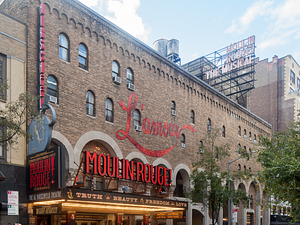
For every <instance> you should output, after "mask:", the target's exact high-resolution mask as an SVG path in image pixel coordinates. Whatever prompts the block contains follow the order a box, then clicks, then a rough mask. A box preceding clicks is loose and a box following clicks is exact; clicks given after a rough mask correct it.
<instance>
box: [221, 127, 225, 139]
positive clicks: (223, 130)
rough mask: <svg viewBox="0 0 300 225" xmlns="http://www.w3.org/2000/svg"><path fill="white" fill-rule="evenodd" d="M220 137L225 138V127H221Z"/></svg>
mask: <svg viewBox="0 0 300 225" xmlns="http://www.w3.org/2000/svg"><path fill="white" fill-rule="evenodd" d="M222 137H223V138H225V126H223V127H222Z"/></svg>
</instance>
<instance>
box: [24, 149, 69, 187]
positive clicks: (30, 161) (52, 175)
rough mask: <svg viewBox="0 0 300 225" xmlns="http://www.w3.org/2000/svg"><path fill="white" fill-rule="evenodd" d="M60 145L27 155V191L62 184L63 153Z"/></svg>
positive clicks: (63, 169)
mask: <svg viewBox="0 0 300 225" xmlns="http://www.w3.org/2000/svg"><path fill="white" fill-rule="evenodd" d="M64 151H65V149H64V147H62V146H56V147H54V148H51V149H47V150H45V151H43V152H38V153H35V154H32V155H29V156H27V191H28V192H34V191H41V190H48V189H58V188H61V185H62V184H64V173H65V172H64V171H65V166H64V161H65V160H64V154H65V152H64Z"/></svg>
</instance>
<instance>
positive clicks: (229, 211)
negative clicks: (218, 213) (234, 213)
mask: <svg viewBox="0 0 300 225" xmlns="http://www.w3.org/2000/svg"><path fill="white" fill-rule="evenodd" d="M240 158H241V157H239V158H237V159H235V160H232V161H228V177H229V179H228V193H230V164H231V163H233V162H235V161H237V160H239V159H240ZM230 208H231V207H230V196H229V197H228V207H227V209H228V225H231V216H230V213H231V210H230Z"/></svg>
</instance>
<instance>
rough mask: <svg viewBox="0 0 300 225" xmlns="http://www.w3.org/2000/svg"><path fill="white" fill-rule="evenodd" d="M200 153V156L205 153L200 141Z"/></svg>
mask: <svg viewBox="0 0 300 225" xmlns="http://www.w3.org/2000/svg"><path fill="white" fill-rule="evenodd" d="M199 151H200V154H203V153H204V148H203V142H202V141H200V143H199Z"/></svg>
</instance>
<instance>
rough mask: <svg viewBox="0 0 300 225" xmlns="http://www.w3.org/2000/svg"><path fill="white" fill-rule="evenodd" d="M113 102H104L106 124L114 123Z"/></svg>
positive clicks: (109, 100)
mask: <svg viewBox="0 0 300 225" xmlns="http://www.w3.org/2000/svg"><path fill="white" fill-rule="evenodd" d="M113 112H114V111H113V102H112V100H111V99H110V98H108V99H106V100H105V120H106V121H108V122H112V123H113V122H114V113H113Z"/></svg>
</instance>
